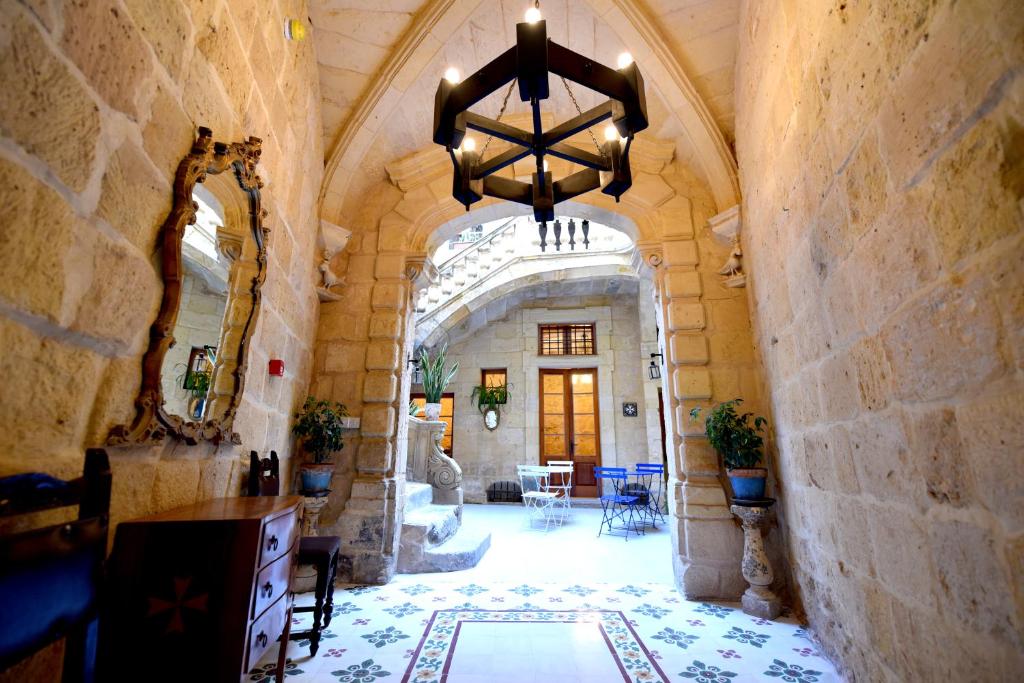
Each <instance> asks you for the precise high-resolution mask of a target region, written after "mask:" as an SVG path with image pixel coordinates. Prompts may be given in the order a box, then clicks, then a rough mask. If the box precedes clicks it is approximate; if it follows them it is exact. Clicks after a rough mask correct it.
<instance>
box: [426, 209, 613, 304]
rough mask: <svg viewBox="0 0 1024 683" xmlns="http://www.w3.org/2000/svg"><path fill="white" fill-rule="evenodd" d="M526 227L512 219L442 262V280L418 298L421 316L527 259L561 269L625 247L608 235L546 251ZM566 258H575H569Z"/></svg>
mask: <svg viewBox="0 0 1024 683" xmlns="http://www.w3.org/2000/svg"><path fill="white" fill-rule="evenodd" d="M523 227H525V224H523V223H522V221H521V220H519V219H512V220H509V221H508V222H507V223H505V225H503V226H501V227H500V228H498V229H497V230H495V231H493V232H491V233H490V234H488V235H486V236H485V237H484V238H482V239H480V240H479V241H477V242H476V243H474V244H473V245H472V246H471V247H469V248H467V249H465V250H463V251H461V252H459V253H458V254H456V255H455V256H453V257H452V258H450V259H449V260H448V261H447V262H445V263H443V264H441V266H440V268H439V271H440V280H439V282H438V283H437V284H436V285H432V286H430V287H428V288H427V289H425V290H423V291H422V292H420V293H419V295H418V296H417V298H416V313H417V314H418V316H419V317H420V319H421V320H422V319H425V318H428V317H430V316H432V315H435V314H436V313H437V312H438V311H439V310H441V309H442V308H444V307H445V306H446V305H447V304H449V303H450V302H452V301H453V300H455V299H459V298H464V297H465V295H466V294H468V293H469V292H471V291H474V290H476V289H478V288H480V287H481V286H482V285H484V283H487V286H493V285H494V284H495V282H494V278H495V277H497V276H498V274H499V273H503V272H506V271H507V270H508V269H509V268H511V267H513V266H517V265H519V264H522V263H523V262H525V261H532V260H543V261H545V262H546V263H547V264H548V266H550V267H548V268H542V269H541V270H559V269H563V268H566V267H569V266H582V265H589V263H584V262H583V261H582V259H586V258H588V257H591V256H594V255H608V254H610V253H615V252H617V251H621V250H622V249H621V247H622V245H621V244H616V243H615V241H614V240H612V239H611V238H608V237H606V238H605V239H604V240H600V239H597V238H594V239H592V243H593V245H592V246H591V248H590V249H588V250H585V251H578V252H570V251H564V252H559V251H550V250H549V251H548V252H547V253H541V252H539V249H540V246H539V241H538V240H537V239H536V238H535V236H534V238H533V239H527V237H528V236H526V235H524V234H522V230H521V228H523ZM606 230H607V229H606ZM517 236H518V237H519V239H517ZM566 259H572V261H570V262H567V261H566ZM534 270H535V269H534Z"/></svg>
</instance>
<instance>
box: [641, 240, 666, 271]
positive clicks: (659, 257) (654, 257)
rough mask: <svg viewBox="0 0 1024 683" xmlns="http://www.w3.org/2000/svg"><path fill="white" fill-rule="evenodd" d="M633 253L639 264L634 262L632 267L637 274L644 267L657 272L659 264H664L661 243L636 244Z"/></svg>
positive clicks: (644, 242) (643, 242)
mask: <svg viewBox="0 0 1024 683" xmlns="http://www.w3.org/2000/svg"><path fill="white" fill-rule="evenodd" d="M635 253H636V254H637V255H638V256H639V262H638V263H637V262H634V267H635V268H636V271H637V273H640V272H641V271H642V268H643V267H644V266H646V267H648V268H651V269H652V270H657V269H658V268H659V267H661V264H662V263H664V262H665V257H664V254H663V253H662V249H661V243H659V242H649V241H641V242H637V243H636V252H635Z"/></svg>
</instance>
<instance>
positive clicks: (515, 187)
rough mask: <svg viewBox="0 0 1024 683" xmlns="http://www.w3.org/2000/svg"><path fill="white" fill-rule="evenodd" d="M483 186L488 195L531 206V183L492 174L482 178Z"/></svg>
mask: <svg viewBox="0 0 1024 683" xmlns="http://www.w3.org/2000/svg"><path fill="white" fill-rule="evenodd" d="M483 187H484V194H485V195H487V196H488V197H495V198H496V199H504V200H505V201H509V202H516V203H517V204H525V205H526V206H533V185H531V184H530V183H524V182H522V181H520V180H511V179H509V178H502V177H501V176H495V175H492V176H488V177H486V178H484V181H483Z"/></svg>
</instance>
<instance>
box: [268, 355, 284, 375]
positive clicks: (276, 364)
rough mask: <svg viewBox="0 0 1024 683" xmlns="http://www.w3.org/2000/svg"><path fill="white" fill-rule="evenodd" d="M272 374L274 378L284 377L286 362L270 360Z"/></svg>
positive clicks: (275, 359)
mask: <svg viewBox="0 0 1024 683" xmlns="http://www.w3.org/2000/svg"><path fill="white" fill-rule="evenodd" d="M270 374H271V375H273V376H274V377H284V361H283V360H280V359H279V358H272V359H271V360H270Z"/></svg>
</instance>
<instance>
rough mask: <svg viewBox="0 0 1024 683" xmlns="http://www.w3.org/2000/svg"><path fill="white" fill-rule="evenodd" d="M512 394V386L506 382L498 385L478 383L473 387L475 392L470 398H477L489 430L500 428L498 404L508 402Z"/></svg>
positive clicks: (477, 405) (477, 403) (478, 407)
mask: <svg viewBox="0 0 1024 683" xmlns="http://www.w3.org/2000/svg"><path fill="white" fill-rule="evenodd" d="M511 395H512V394H511V387H510V386H509V385H506V384H502V385H500V386H496V387H489V386H487V385H484V384H478V385H476V386H475V387H473V394H472V396H470V400H472V399H476V407H477V409H478V410H479V411H480V414H481V415H483V416H484V426H485V427H487V428H488V429H489V430H491V431H494V430H495V429H497V428H498V420H499V415H500V411H499V409H498V406H499V405H503V404H505V403H508V399H509V397H510V396H511Z"/></svg>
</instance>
